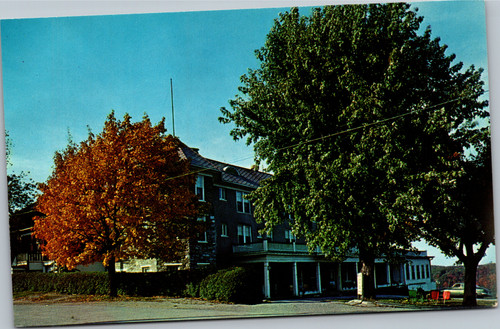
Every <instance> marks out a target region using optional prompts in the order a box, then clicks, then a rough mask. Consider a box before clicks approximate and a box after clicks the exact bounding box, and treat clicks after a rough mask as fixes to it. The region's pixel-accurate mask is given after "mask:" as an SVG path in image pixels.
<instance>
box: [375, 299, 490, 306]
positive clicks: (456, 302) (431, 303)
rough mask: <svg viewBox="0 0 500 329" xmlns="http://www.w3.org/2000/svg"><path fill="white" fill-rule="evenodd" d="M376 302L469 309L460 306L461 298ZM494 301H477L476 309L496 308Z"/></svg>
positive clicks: (380, 300)
mask: <svg viewBox="0 0 500 329" xmlns="http://www.w3.org/2000/svg"><path fill="white" fill-rule="evenodd" d="M377 302H379V303H383V304H391V305H401V306H416V307H425V308H436V309H440V308H447V309H449V308H469V307H465V306H462V299H461V298H454V299H450V300H447V301H442V300H440V301H435V300H427V299H418V298H402V299H378V300H377ZM497 305H498V304H497V300H496V299H477V307H478V308H489V307H497Z"/></svg>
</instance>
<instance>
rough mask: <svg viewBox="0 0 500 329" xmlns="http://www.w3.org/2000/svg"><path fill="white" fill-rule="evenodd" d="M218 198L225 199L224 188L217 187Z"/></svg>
mask: <svg viewBox="0 0 500 329" xmlns="http://www.w3.org/2000/svg"><path fill="white" fill-rule="evenodd" d="M219 200H222V201H226V200H227V199H226V189H225V188H223V187H219Z"/></svg>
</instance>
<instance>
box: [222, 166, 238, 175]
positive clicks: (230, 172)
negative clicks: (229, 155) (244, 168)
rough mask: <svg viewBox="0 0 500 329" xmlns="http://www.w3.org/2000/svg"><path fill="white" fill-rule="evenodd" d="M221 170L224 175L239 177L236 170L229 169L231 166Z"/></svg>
mask: <svg viewBox="0 0 500 329" xmlns="http://www.w3.org/2000/svg"><path fill="white" fill-rule="evenodd" d="M222 170H224V172H225V173H227V174H230V175H233V176H239V175H240V172H239V171H238V169H236V168H234V167H231V166H226V167H224V169H222Z"/></svg>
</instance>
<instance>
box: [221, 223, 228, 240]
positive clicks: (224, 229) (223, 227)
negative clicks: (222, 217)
mask: <svg viewBox="0 0 500 329" xmlns="http://www.w3.org/2000/svg"><path fill="white" fill-rule="evenodd" d="M220 236H223V237H227V236H228V234H227V224H226V223H222V224H221V233H220Z"/></svg>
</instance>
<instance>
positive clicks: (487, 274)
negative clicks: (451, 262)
mask: <svg viewBox="0 0 500 329" xmlns="http://www.w3.org/2000/svg"><path fill="white" fill-rule="evenodd" d="M431 274H432V278H433V279H434V281H436V284H437V287H438V288H439V289H442V288H448V287H451V286H452V285H453V284H455V283H458V282H464V267H463V266H439V265H432V266H431ZM476 280H477V285H478V286H482V287H485V288H486V289H489V290H490V291H491V292H492V294H494V295H496V292H497V283H496V264H495V263H490V264H486V265H479V266H478V268H477V278H476Z"/></svg>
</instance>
